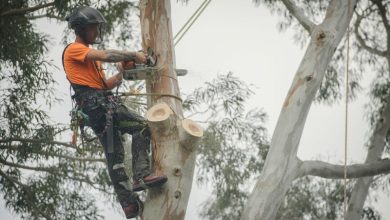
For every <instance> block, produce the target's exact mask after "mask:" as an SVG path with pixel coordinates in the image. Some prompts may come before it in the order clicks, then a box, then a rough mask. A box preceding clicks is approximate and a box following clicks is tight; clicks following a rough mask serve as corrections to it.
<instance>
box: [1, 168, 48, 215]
mask: <svg viewBox="0 0 390 220" xmlns="http://www.w3.org/2000/svg"><path fill="white" fill-rule="evenodd" d="M0 176H2V177H4V178H5V179H7V180H8V181H9V182H10V183H11V184H12V186H13V188H14V189H15V190H16V191H17V192H18V193H19V194H20V195H21V196H23V197H24V198H25V199H26V201H29V196H31V195H32V194H33V193H32V192H31V191H30V189H29V187H28V186H27V185H25V184H23V183H21V182H19V181H18V180H16V179H14V178H11V177H10V176H8V175H7V174H6V173H4V172H3V171H2V170H1V169H0ZM16 184H17V185H19V186H21V187H22V188H23V189H24V190H26V192H27V195H26V194H25V193H24V192H21V191H20V189H19V188H18V187H17V186H16ZM28 204H31V205H32V207H33V208H32V209H31V212H32V213H34V214H35V215H37V214H40V215H41V216H43V217H45V218H46V219H47V220H51V219H52V218H51V217H50V216H48V215H46V214H45V213H44V212H42V211H41V210H40V209H39V208H38V207H37V206H36V204H35V202H28ZM36 212H38V213H37V214H36Z"/></svg>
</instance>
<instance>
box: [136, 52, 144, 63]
mask: <svg viewBox="0 0 390 220" xmlns="http://www.w3.org/2000/svg"><path fill="white" fill-rule="evenodd" d="M135 62H136V63H146V55H145V53H144V52H142V51H140V52H135Z"/></svg>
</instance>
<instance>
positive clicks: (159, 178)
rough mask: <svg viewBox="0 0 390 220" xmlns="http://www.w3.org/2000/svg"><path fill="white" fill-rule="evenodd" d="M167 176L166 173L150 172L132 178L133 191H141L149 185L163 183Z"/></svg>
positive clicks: (155, 185)
mask: <svg viewBox="0 0 390 220" xmlns="http://www.w3.org/2000/svg"><path fill="white" fill-rule="evenodd" d="M167 180H168V178H167V176H166V175H155V174H150V175H147V176H144V177H143V178H140V179H138V180H134V182H133V192H137V191H142V190H145V189H147V188H149V187H157V186H161V185H163V184H164V183H165V182H167Z"/></svg>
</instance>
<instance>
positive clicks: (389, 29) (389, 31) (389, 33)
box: [372, 0, 390, 36]
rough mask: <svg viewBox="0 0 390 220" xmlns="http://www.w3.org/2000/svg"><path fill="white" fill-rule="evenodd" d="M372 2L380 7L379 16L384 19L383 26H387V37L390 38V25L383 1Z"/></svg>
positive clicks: (374, 0) (375, 0) (373, 0)
mask: <svg viewBox="0 0 390 220" xmlns="http://www.w3.org/2000/svg"><path fill="white" fill-rule="evenodd" d="M372 2H373V3H374V4H375V5H376V6H377V7H378V9H379V15H380V16H381V18H382V21H383V26H385V29H386V32H387V36H390V24H389V19H388V18H387V10H386V7H385V6H384V5H383V3H382V0H380V1H378V0H372Z"/></svg>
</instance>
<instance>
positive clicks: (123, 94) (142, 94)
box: [119, 92, 183, 102]
mask: <svg viewBox="0 0 390 220" xmlns="http://www.w3.org/2000/svg"><path fill="white" fill-rule="evenodd" d="M119 95H120V96H168V97H172V98H175V99H177V100H179V101H180V102H183V99H181V98H180V97H179V96H177V95H173V94H168V93H131V92H120V93H119Z"/></svg>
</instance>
